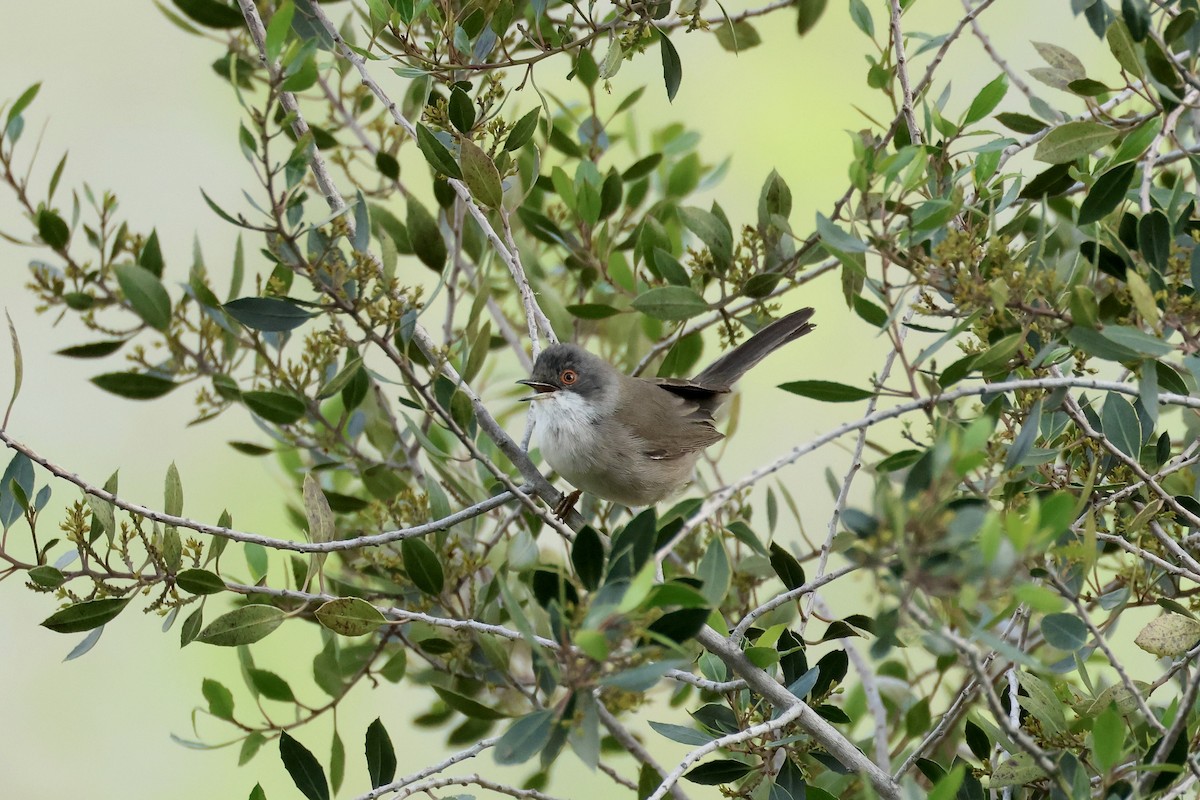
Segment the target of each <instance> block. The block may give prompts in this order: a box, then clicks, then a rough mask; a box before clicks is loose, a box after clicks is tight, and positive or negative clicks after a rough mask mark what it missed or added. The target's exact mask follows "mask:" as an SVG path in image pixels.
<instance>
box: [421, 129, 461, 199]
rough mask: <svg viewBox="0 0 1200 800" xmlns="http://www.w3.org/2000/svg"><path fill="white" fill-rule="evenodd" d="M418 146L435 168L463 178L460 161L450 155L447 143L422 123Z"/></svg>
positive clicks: (445, 173) (442, 172) (446, 173)
mask: <svg viewBox="0 0 1200 800" xmlns="http://www.w3.org/2000/svg"><path fill="white" fill-rule="evenodd" d="M417 147H418V148H419V149H420V150H421V153H422V154H423V155H424V156H425V160H426V161H428V162H429V165H430V166H431V167H433V168H434V169H435V170H437V171H438V172H440V173H441V174H443V175H448V176H449V177H451V178H458V179H459V180H462V177H463V174H462V170H461V169H459V168H458V163H457V162H456V161H455V160H454V156H452V155H450V151H449V150H447V149H446V145H444V144H442V143H441V141H439V140H438V138H437V137H436V136H434V135H433V132H432V131H430V130H429V129H428V128H426V127H425V126H424V125H421V124H418V125H417ZM410 202H411V200H410Z"/></svg>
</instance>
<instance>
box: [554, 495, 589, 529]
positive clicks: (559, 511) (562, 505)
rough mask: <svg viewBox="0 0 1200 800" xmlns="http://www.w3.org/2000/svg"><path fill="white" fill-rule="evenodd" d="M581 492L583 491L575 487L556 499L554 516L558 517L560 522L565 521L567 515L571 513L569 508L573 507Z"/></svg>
mask: <svg viewBox="0 0 1200 800" xmlns="http://www.w3.org/2000/svg"><path fill="white" fill-rule="evenodd" d="M581 494H583V492H582V491H580V490H579V489H576V490H575V491H573V492H571V493H570V494H564V495H563V496H562V499H561V500H559V501H558V505H556V506H555V507H554V516H556V517H558V519H559V521H560V522H566V521H567V515H568V514H570V513H571V509H573V508H575V502H576V501H577V500H578V499H579V495H581Z"/></svg>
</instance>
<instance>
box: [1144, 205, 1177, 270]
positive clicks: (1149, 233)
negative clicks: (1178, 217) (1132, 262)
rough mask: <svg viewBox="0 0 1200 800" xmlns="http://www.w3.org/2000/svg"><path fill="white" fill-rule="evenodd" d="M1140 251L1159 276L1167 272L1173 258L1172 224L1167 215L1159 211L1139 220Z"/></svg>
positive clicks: (1156, 210) (1155, 210) (1154, 211)
mask: <svg viewBox="0 0 1200 800" xmlns="http://www.w3.org/2000/svg"><path fill="white" fill-rule="evenodd" d="M1137 231H1138V250H1139V251H1141V254H1142V256H1143V257H1144V258H1145V259H1146V263H1148V264H1150V265H1151V266H1152V267H1154V268H1155V269H1156V270H1158V272H1159V274H1160V275H1161V274H1165V273H1166V271H1167V261H1168V260H1169V259H1170V256H1171V223H1170V221H1169V220H1168V219H1167V215H1166V214H1164V213H1163V212H1161V211H1159V210H1158V209H1154V210H1153V211H1151V212H1150V213H1149V214H1146V215H1145V216H1143V217H1142V218H1141V219H1140V220H1138V227H1137Z"/></svg>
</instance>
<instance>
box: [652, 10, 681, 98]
mask: <svg viewBox="0 0 1200 800" xmlns="http://www.w3.org/2000/svg"><path fill="white" fill-rule="evenodd" d="M654 30H655V32H656V33H657V34H658V49H659V53H660V54H661V55H662V68H663V84H664V85H665V86H666V87H667V100H668V101H673V100H674V99H675V94H676V93H677V92H678V91H679V83H680V81H682V80H683V62H682V61H680V60H679V51H677V50H676V49H675V45H673V44H671V40H670V39H669V38H667V35H666V34H665V33H663V32H662V31H661V30H659V29H658V28H655V29H654Z"/></svg>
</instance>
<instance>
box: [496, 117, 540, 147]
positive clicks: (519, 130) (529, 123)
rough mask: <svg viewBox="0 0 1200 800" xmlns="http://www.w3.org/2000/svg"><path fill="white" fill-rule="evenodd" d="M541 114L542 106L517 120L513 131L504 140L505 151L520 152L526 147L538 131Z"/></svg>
mask: <svg viewBox="0 0 1200 800" xmlns="http://www.w3.org/2000/svg"><path fill="white" fill-rule="evenodd" d="M541 113H542V108H541V106H537V107H536V108H534V109H533V111H530V112H529V113H528V114H526V115H525V116H523V117H521V118H520V119H519V120H517V122H516V124H515V125H513V127H512V130H511V131H509V132H508V137H507V138H506V139H505V140H504V149H505V150H507V151H508V152H510V153H511V152H513V151H514V150H520V149H521V148H522V147H524V146H525V144H526V143H527V142H528V141H529V140H530V139H532V138H533V134H534V133H535V132H536V131H537V124H538V117H539V116H540V115H541Z"/></svg>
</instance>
